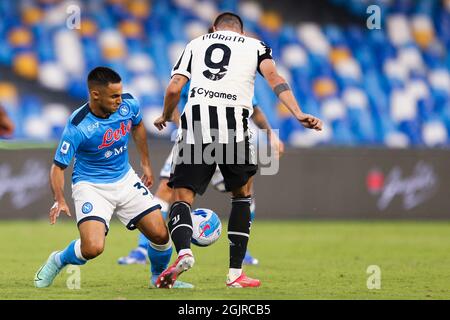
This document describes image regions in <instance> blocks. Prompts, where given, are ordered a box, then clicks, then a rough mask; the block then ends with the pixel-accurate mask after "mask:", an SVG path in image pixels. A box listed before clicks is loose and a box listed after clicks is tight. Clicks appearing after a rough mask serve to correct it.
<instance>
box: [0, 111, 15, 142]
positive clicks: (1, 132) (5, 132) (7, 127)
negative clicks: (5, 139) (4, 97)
mask: <svg viewBox="0 0 450 320" xmlns="http://www.w3.org/2000/svg"><path fill="white" fill-rule="evenodd" d="M13 132H14V123H13V122H12V121H11V119H10V118H9V117H8V114H7V113H6V111H5V110H4V109H3V107H2V106H0V136H10V135H12V134H13Z"/></svg>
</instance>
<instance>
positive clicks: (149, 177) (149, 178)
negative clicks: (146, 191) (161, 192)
mask: <svg viewBox="0 0 450 320" xmlns="http://www.w3.org/2000/svg"><path fill="white" fill-rule="evenodd" d="M142 170H143V171H144V174H143V175H142V177H141V180H142V183H143V184H144V185H145V186H146V187H147V188H151V187H152V186H153V173H152V169H151V168H150V167H149V166H145V167H142Z"/></svg>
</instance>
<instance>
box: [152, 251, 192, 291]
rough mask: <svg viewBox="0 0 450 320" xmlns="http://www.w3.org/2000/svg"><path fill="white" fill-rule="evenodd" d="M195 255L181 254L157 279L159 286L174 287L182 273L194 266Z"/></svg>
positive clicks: (157, 285)
mask: <svg viewBox="0 0 450 320" xmlns="http://www.w3.org/2000/svg"><path fill="white" fill-rule="evenodd" d="M194 262H195V260H194V257H193V256H192V255H190V254H189V253H186V254H183V255H182V256H179V257H178V258H177V260H175V262H174V263H173V264H172V265H171V266H170V267H168V268H167V269H166V270H164V271H163V272H162V273H161V274H160V275H159V276H158V279H157V280H156V283H155V284H156V287H157V288H167V289H171V288H174V284H175V282H176V280H177V278H178V276H179V275H180V274H182V273H183V272H185V271H187V270H189V269H190V268H192V267H193V266H194Z"/></svg>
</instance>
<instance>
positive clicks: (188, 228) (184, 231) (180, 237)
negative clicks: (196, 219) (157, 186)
mask: <svg viewBox="0 0 450 320" xmlns="http://www.w3.org/2000/svg"><path fill="white" fill-rule="evenodd" d="M168 227H169V232H170V237H171V238H172V242H173V244H174V245H175V249H176V250H177V252H180V250H182V249H190V248H191V237H192V218H191V206H190V205H189V204H188V203H187V202H184V201H176V202H174V203H173V204H172V206H171V207H170V214H169V222H168Z"/></svg>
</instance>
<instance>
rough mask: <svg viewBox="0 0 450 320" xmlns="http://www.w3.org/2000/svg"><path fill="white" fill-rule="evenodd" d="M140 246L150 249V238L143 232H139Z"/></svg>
mask: <svg viewBox="0 0 450 320" xmlns="http://www.w3.org/2000/svg"><path fill="white" fill-rule="evenodd" d="M138 246H139V247H141V248H144V249H145V250H148V239H147V237H146V236H144V234H143V233H142V232H139V240H138Z"/></svg>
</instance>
